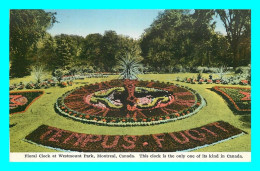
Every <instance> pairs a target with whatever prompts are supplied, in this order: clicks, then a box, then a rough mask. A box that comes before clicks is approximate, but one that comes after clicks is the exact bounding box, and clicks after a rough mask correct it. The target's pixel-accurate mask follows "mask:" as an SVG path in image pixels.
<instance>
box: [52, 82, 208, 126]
mask: <svg viewBox="0 0 260 171" xmlns="http://www.w3.org/2000/svg"><path fill="white" fill-rule="evenodd" d="M156 83H157V84H162V83H160V82H156ZM163 84H165V83H163ZM95 85H98V83H96V84H95ZM95 85H89V86H92V87H95ZM167 85H169V86H176V87H181V88H185V89H186V90H187V91H189V92H190V93H191V94H193V95H194V97H195V103H194V104H193V105H192V106H191V107H188V108H185V109H183V110H181V111H176V112H172V113H170V114H169V115H162V116H160V115H158V116H155V117H150V118H138V119H136V118H127V117H122V118H117V117H105V116H97V115H91V113H87V114H86V113H81V112H78V111H75V110H72V109H70V108H69V107H67V106H66V105H65V104H64V99H65V98H66V97H67V96H68V95H69V94H71V93H72V92H74V91H75V90H78V89H81V88H82V87H79V88H76V89H73V90H71V91H68V92H66V93H65V94H63V95H62V96H61V97H60V98H58V99H57V102H56V104H55V108H56V111H57V112H58V113H59V114H61V115H63V116H66V117H69V118H72V119H74V120H76V121H80V122H83V123H90V124H96V125H106V126H147V125H157V124H161V123H167V122H171V121H176V120H180V119H184V118H187V117H189V116H191V115H194V114H195V113H197V112H198V111H199V110H200V109H201V108H203V107H204V106H205V105H206V102H205V100H204V99H203V97H202V96H201V95H200V94H198V93H197V92H196V91H195V90H193V89H191V88H188V87H185V86H179V85H178V84H177V85H174V84H171V83H167ZM152 112H153V111H152Z"/></svg>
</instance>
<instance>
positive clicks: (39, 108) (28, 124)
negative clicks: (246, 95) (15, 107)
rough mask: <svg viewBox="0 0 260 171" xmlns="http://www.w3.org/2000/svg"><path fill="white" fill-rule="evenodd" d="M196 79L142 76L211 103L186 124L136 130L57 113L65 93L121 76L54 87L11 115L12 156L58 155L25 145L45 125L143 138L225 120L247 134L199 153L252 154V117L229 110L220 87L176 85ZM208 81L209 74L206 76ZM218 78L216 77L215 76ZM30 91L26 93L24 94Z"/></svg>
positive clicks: (189, 118)
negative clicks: (185, 89)
mask: <svg viewBox="0 0 260 171" xmlns="http://www.w3.org/2000/svg"><path fill="white" fill-rule="evenodd" d="M177 76H179V77H181V78H184V77H192V76H194V77H196V74H192V73H185V74H146V75H140V79H143V80H159V81H164V82H173V83H177V84H181V85H185V86H189V87H191V88H193V89H194V90H196V91H197V92H199V93H200V94H201V95H202V96H203V97H204V98H205V100H206V101H207V106H206V107H204V108H203V109H202V110H200V111H199V112H198V113H197V114H195V115H193V116H190V117H188V118H186V119H183V120H178V121H175V122H170V123H166V124H160V125H155V126H136V127H107V126H96V125H90V124H83V123H80V122H76V121H73V120H72V119H68V118H65V117H63V116H60V115H59V114H57V113H56V112H55V111H54V104H55V102H56V100H57V98H58V97H60V96H61V95H62V94H63V93H65V92H67V91H69V90H71V89H73V88H75V87H78V86H81V85H83V84H86V83H95V82H101V81H106V80H110V79H115V78H117V77H118V76H115V75H113V76H109V77H108V78H87V79H85V80H78V81H74V83H75V84H74V85H73V86H70V87H66V88H59V87H52V88H49V89H46V90H45V89H44V91H45V94H44V95H43V96H42V97H40V98H39V99H38V100H37V101H35V102H34V103H33V104H32V105H31V106H30V108H29V109H28V110H27V111H26V112H24V113H20V114H14V115H10V124H16V125H15V126H14V127H12V128H10V151H11V152H55V150H52V149H48V148H45V147H41V146H36V145H33V144H30V143H27V142H25V141H24V140H23V139H24V137H25V136H26V135H28V134H29V133H30V132H32V131H34V130H35V129H36V128H38V127H39V126H40V125H42V124H45V125H49V126H53V127H57V128H61V129H65V130H70V131H74V132H80V133H87V134H109V135H125V134H130V135H142V134H155V133H163V132H175V131H180V130H187V129H191V128H195V127H200V126H202V125H206V124H208V123H211V122H214V121H219V120H223V121H225V122H228V123H230V124H231V125H233V126H235V127H237V128H239V129H242V130H243V131H245V132H247V133H248V134H245V135H243V136H240V137H238V138H235V139H232V140H229V141H226V142H222V143H219V144H216V145H214V146H209V147H205V148H201V149H199V150H196V151H205V152H209V151H210V152H229V151H251V122H250V117H251V116H250V115H235V114H234V113H233V112H232V111H231V110H230V109H229V107H228V106H227V103H226V102H225V101H224V99H223V98H222V97H221V96H220V95H218V94H217V93H215V92H213V91H211V90H210V88H211V87H213V86H215V85H216V84H203V85H198V84H188V83H182V82H176V81H174V80H175V79H176V77H177ZM203 77H205V78H208V74H203ZM213 77H214V76H213ZM20 81H23V82H29V81H34V80H33V78H32V77H31V76H30V77H25V78H22V79H12V80H10V84H13V83H19V82H20ZM23 91H26V90H23Z"/></svg>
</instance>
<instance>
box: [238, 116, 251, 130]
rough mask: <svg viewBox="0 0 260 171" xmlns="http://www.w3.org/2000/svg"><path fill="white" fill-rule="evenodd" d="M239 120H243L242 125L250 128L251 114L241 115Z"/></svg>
mask: <svg viewBox="0 0 260 171" xmlns="http://www.w3.org/2000/svg"><path fill="white" fill-rule="evenodd" d="M239 120H240V121H242V122H243V126H244V127H247V128H251V114H248V115H242V116H241V117H240V118H239Z"/></svg>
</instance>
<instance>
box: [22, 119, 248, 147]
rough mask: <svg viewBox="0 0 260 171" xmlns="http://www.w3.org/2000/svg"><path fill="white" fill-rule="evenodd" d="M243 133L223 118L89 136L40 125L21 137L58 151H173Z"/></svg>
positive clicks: (220, 140)
mask: <svg viewBox="0 0 260 171" xmlns="http://www.w3.org/2000/svg"><path fill="white" fill-rule="evenodd" d="M244 133H245V132H243V131H242V130H240V129H238V128H235V127H233V126H232V125H230V124H229V123H227V122H223V121H218V122H214V123H210V124H207V125H204V126H202V127H198V128H194V129H190V130H184V131H179V132H170V133H160V134H151V135H93V134H84V133H76V132H71V131H67V130H63V129H59V128H55V127H51V126H47V125H42V126H40V127H38V128H37V129H36V130H35V131H33V132H32V133H30V134H29V135H27V136H26V137H25V140H26V141H27V142H30V143H34V144H38V145H44V146H47V147H50V148H55V149H56V150H61V151H64V150H65V151H80V152H162V151H165V152H175V151H191V150H195V149H199V148H202V147H206V146H209V145H211V144H216V143H220V142H223V141H225V140H229V139H232V138H235V137H238V136H240V135H243V134H244Z"/></svg>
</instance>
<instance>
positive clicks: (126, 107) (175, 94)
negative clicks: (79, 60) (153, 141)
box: [56, 80, 201, 125]
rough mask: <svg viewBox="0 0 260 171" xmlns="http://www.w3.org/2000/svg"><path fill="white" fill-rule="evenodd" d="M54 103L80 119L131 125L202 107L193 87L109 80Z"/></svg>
mask: <svg viewBox="0 0 260 171" xmlns="http://www.w3.org/2000/svg"><path fill="white" fill-rule="evenodd" d="M56 107H57V109H58V111H60V113H62V114H64V115H66V116H69V117H72V118H74V119H78V120H81V121H86V122H92V121H93V122H95V121H96V122H99V123H100V124H102V123H103V122H104V124H107V123H111V124H112V123H113V125H116V123H118V122H123V123H125V124H126V125H127V124H128V123H132V125H133V124H135V123H139V124H140V123H141V122H142V123H143V122H144V123H147V122H155V121H160V120H163V121H165V120H169V121H170V120H176V118H178V117H184V116H185V115H188V114H190V113H192V112H193V111H194V110H195V109H196V108H198V107H201V98H200V95H198V94H197V93H196V92H195V91H194V90H191V89H187V88H184V87H180V86H176V85H173V84H170V83H160V82H148V81H137V80H111V81H107V82H101V83H96V84H91V85H86V86H84V87H81V88H78V89H76V90H74V91H71V92H68V93H66V94H65V95H64V96H62V97H61V98H59V99H58V100H57V104H56Z"/></svg>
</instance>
